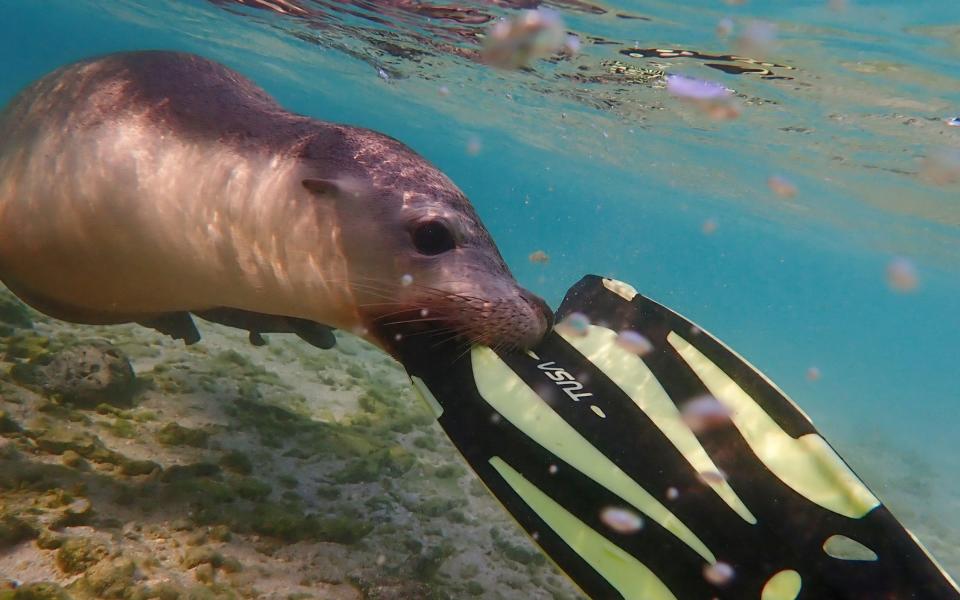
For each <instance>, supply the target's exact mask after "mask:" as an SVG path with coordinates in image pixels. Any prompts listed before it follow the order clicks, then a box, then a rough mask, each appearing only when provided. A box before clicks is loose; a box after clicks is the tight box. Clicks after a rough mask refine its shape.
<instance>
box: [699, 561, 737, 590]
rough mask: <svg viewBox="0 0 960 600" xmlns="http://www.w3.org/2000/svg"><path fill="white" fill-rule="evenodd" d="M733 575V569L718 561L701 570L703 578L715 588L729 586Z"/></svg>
mask: <svg viewBox="0 0 960 600" xmlns="http://www.w3.org/2000/svg"><path fill="white" fill-rule="evenodd" d="M734 575H735V573H734V570H733V567H731V566H730V565H728V564H727V563H725V562H722V561H719V560H718V561H717V562H715V563H713V564H711V565H707V566H706V567H704V568H703V578H704V579H706V580H707V582H708V583H710V584H711V585H715V586H717V587H723V586H725V585H727V584H729V583H730V582H731V581H733V577H734Z"/></svg>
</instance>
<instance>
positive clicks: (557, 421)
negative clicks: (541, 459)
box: [471, 347, 716, 563]
mask: <svg viewBox="0 0 960 600" xmlns="http://www.w3.org/2000/svg"><path fill="white" fill-rule="evenodd" d="M471 362H472V363H473V377H474V380H475V381H476V384H477V390H478V391H479V392H480V395H481V396H482V397H483V399H484V400H486V401H487V402H488V403H489V404H490V406H491V407H493V409H494V410H496V411H497V412H498V413H500V414H501V415H502V416H503V418H505V419H506V420H508V421H510V423H512V424H513V425H514V426H515V427H516V428H517V429H519V430H520V431H522V432H523V433H525V434H526V435H528V436H529V437H530V438H531V439H532V440H533V441H535V442H536V443H538V444H540V445H541V446H543V447H544V448H546V449H547V450H549V451H550V452H552V453H554V454H555V455H556V456H557V457H558V458H560V459H561V460H563V461H564V462H566V463H567V464H569V465H570V466H572V467H573V468H575V469H577V470H578V471H580V472H581V473H583V474H584V475H586V476H587V477H589V478H590V479H592V480H594V481H595V482H597V483H598V484H600V485H602V486H603V487H605V488H607V489H608V490H610V491H611V492H613V493H614V494H616V495H618V496H620V497H621V498H623V499H624V500H625V501H626V502H629V503H630V504H631V505H633V507H634V508H636V509H637V510H638V511H640V512H641V513H643V514H645V515H646V516H647V517H649V518H650V519H652V520H653V521H656V522H657V523H659V524H660V525H661V526H662V527H663V528H664V529H666V530H667V531H669V532H671V533H672V534H673V535H675V536H677V537H678V538H679V539H680V540H682V541H683V542H684V543H685V544H687V545H688V546H690V548H692V549H693V550H694V551H695V552H696V553H697V554H699V555H700V556H702V557H703V558H704V560H706V561H707V562H710V563H713V562H715V561H716V558H715V556H714V555H713V553H712V552H711V551H710V549H709V548H707V546H706V545H705V544H704V543H703V542H702V541H701V540H700V538H698V537H697V536H696V535H695V534H694V533H693V532H692V531H690V529H689V528H688V527H687V526H686V525H684V524H683V522H682V521H680V519H678V518H677V516H676V515H674V514H673V513H671V512H670V511H669V510H668V509H667V508H666V507H665V506H664V505H663V504H661V503H660V502H659V501H658V500H657V499H656V498H654V497H653V496H651V495H650V493H649V492H647V491H646V490H645V489H643V488H642V487H641V486H640V485H639V484H638V483H637V482H636V481H634V480H633V479H631V478H630V477H629V476H628V475H627V474H626V473H624V472H623V470H622V469H621V468H620V467H618V466H617V465H616V464H614V462H613V461H611V460H610V459H609V458H607V456H606V455H605V454H604V453H603V452H600V450H598V449H597V448H596V447H595V446H593V444H591V443H590V442H588V441H587V440H586V438H584V437H583V436H582V435H580V433H579V432H578V431H577V430H576V429H574V428H573V427H571V426H570V424H569V423H567V422H566V421H565V420H563V417H561V416H560V415H558V414H557V413H556V412H555V411H554V410H553V409H552V408H550V406H549V405H548V404H547V403H546V402H544V401H543V399H542V398H540V396H538V395H537V393H536V392H534V391H533V390H532V389H530V387H528V386H527V384H526V383H525V382H524V381H523V380H522V379H520V377H519V376H518V375H517V374H516V373H514V372H513V369H511V368H510V367H509V366H507V364H506V363H504V362H503V361H502V360H501V359H500V357H499V356H497V354H496V353H495V352H494V351H493V350H491V349H489V348H485V347H475V348H474V349H473V350H472V354H471ZM544 382H545V383H549V380H548V379H546V378H544ZM583 408H584V409H585V410H589V408H587V407H586V406H583Z"/></svg>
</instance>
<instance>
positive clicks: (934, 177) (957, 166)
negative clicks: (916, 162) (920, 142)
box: [919, 150, 960, 185]
mask: <svg viewBox="0 0 960 600" xmlns="http://www.w3.org/2000/svg"><path fill="white" fill-rule="evenodd" d="M919 176H920V180H921V181H923V182H925V183H930V184H933V185H951V184H954V183H958V182H960V150H940V151H938V152H935V153H933V154H930V155H929V156H927V157H925V158H924V159H923V160H922V161H921V162H920V173H919Z"/></svg>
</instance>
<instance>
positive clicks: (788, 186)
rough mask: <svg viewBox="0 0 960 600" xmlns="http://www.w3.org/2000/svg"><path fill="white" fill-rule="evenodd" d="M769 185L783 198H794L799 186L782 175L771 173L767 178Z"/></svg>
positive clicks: (771, 189)
mask: <svg viewBox="0 0 960 600" xmlns="http://www.w3.org/2000/svg"><path fill="white" fill-rule="evenodd" d="M767 187H769V188H770V191H772V192H773V193H774V194H776V195H778V196H780V197H781V198H793V197H794V196H796V195H797V186H795V185H794V184H793V182H791V181H790V180H789V179H786V178H785V177H781V176H780V175H771V176H770V177H769V178H767Z"/></svg>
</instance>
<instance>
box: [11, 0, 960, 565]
mask: <svg viewBox="0 0 960 600" xmlns="http://www.w3.org/2000/svg"><path fill="white" fill-rule="evenodd" d="M245 4H246V5H244V3H242V2H230V1H229V0H223V1H220V2H201V1H195V2H163V3H160V2H148V1H146V0H144V1H141V2H134V1H121V0H116V1H112V2H105V3H98V2H87V1H80V0H69V1H67V0H51V1H45V2H5V3H2V6H3V15H4V19H2V21H0V52H2V55H3V56H4V61H3V66H2V67H0V74H2V77H0V102H4V101H6V100H7V99H9V98H10V97H11V96H12V95H13V94H14V93H16V91H18V90H19V89H20V88H21V87H22V86H23V85H25V84H26V83H28V82H29V81H31V80H32V79H34V78H37V77H39V76H40V75H42V74H44V73H45V72H47V71H49V70H51V69H53V68H55V67H57V66H60V65H61V64H63V63H66V62H69V61H73V60H77V59H80V58H83V57H87V56H91V55H95V54H100V53H105V52H110V51H116V50H127V49H142V48H165V49H178V50H187V51H192V52H197V53H201V54H204V55H206V56H208V57H210V58H213V59H216V60H219V61H221V62H224V63H225V64H227V65H229V66H231V67H233V68H235V69H237V70H239V71H241V72H243V73H244V74H246V75H248V76H249V77H251V78H252V79H254V80H255V81H256V82H258V83H259V84H261V85H262V86H264V87H265V88H266V89H267V90H268V91H269V92H270V93H272V94H273V95H274V96H276V97H277V98H278V99H279V101H280V102H281V103H282V104H283V105H285V106H286V107H288V108H290V109H292V110H295V111H298V112H302V113H305V114H309V115H311V116H314V117H317V118H321V119H324V120H332V121H340V122H346V123H351V124H355V125H361V126H365V127H370V128H373V129H376V130H379V131H382V132H384V133H387V134H389V135H391V136H394V137H396V138H398V139H400V140H402V141H404V142H405V143H407V144H408V145H410V146H411V147H413V148H414V149H416V150H417V151H418V152H420V153H421V154H423V155H424V156H426V157H427V158H428V159H430V160H431V161H433V162H434V163H435V164H437V165H438V166H439V167H440V168H441V169H443V170H444V171H445V172H446V173H447V174H448V175H449V176H450V177H451V178H452V179H453V180H454V181H455V182H456V183H457V184H458V185H459V186H460V187H461V188H462V189H463V190H464V191H465V192H466V193H467V195H468V196H469V197H470V198H471V199H472V201H473V203H474V204H475V206H476V207H477V209H478V211H479V213H480V215H481V216H482V218H483V219H484V221H485V223H486V225H487V227H488V228H489V230H490V231H491V233H492V234H493V236H494V238H495V239H496V240H497V242H498V244H499V246H500V249H501V251H502V253H503V255H504V257H505V259H506V260H507V262H508V264H510V266H511V268H512V269H513V271H514V273H515V274H516V276H517V277H518V279H519V280H520V281H521V283H522V284H524V285H526V286H527V287H529V288H530V289H532V290H533V291H535V292H537V293H540V294H541V295H543V296H544V297H545V298H547V299H548V301H550V302H551V304H552V305H556V304H557V303H558V302H559V300H560V298H561V297H562V295H563V292H564V291H565V290H566V289H567V287H568V286H570V285H571V284H573V283H574V282H575V281H576V280H577V279H579V277H580V276H581V275H582V274H584V273H588V272H592V273H599V274H607V275H612V276H615V277H618V278H620V279H623V280H626V281H630V282H632V283H633V284H634V285H635V286H636V287H637V288H638V289H639V290H640V291H641V292H642V293H644V294H646V295H648V296H650V297H652V298H654V299H657V300H659V301H661V302H663V303H665V304H667V305H669V306H671V307H673V308H675V309H676V310H678V311H679V312H681V313H683V314H685V315H686V316H688V317H689V318H691V319H692V320H694V321H697V322H699V323H701V324H702V325H703V326H704V327H705V328H706V329H708V330H710V331H712V332H713V333H715V334H716V335H717V336H718V337H720V338H721V339H724V340H725V341H726V342H728V343H729V344H730V345H731V346H733V347H734V348H736V349H737V350H738V351H739V352H740V353H741V354H742V355H744V356H745V357H747V358H748V359H749V360H751V361H752V362H753V363H755V364H756V365H757V366H758V367H760V368H761V369H762V370H763V371H765V372H766V373H767V374H768V375H769V376H770V377H771V378H772V379H774V380H775V381H777V382H778V383H779V385H780V386H781V387H782V388H784V389H785V390H786V391H787V393H788V394H790V395H791V396H792V397H793V398H794V399H795V400H796V401H797V402H798V403H799V404H800V405H802V406H803V407H804V408H805V409H806V411H807V412H808V413H809V414H810V415H811V416H812V418H813V419H814V422H815V423H817V425H818V426H819V428H820V429H821V431H823V432H824V434H825V436H826V437H827V438H828V439H829V440H831V441H832V442H833V443H834V445H835V446H836V447H837V448H838V450H839V451H840V453H841V455H843V456H844V457H845V458H847V460H848V461H849V462H850V463H851V464H852V465H853V466H854V468H855V469H856V470H858V471H860V472H862V473H863V475H864V477H865V479H867V482H868V483H869V484H870V485H871V486H872V487H873V488H874V489H875V490H876V492H877V493H878V495H879V496H880V497H881V498H883V499H884V500H885V501H886V502H887V503H888V504H889V505H890V506H891V508H892V510H893V511H894V513H895V514H897V515H898V516H900V517H901V518H902V520H903V521H904V522H905V523H906V524H907V525H908V526H910V527H911V528H913V529H915V530H916V531H917V532H918V535H919V537H920V538H921V540H923V541H925V542H927V543H928V545H929V546H930V547H931V548H932V550H933V551H934V553H935V554H937V555H939V557H940V558H941V561H942V562H943V563H944V565H945V566H946V567H947V569H948V570H949V571H951V572H952V573H953V574H955V575H960V552H957V551H956V550H955V549H956V548H958V547H960V517H958V516H957V515H958V514H960V512H958V510H960V481H958V478H957V476H956V474H957V473H960V453H958V452H957V449H956V440H957V435H956V428H957V425H958V421H960V408H958V403H960V393H958V392H957V385H956V378H957V375H958V373H960V367H958V363H957V354H958V349H960V348H958V342H957V340H958V339H960V316H958V315H960V261H958V257H960V187H958V186H957V184H956V183H954V184H947V185H934V184H931V183H927V182H924V181H923V180H922V177H920V176H919V174H920V172H921V171H922V168H923V167H922V158H923V157H925V156H930V155H935V154H937V153H938V152H942V151H943V150H944V149H949V148H960V127H950V126H948V125H947V124H946V123H945V119H948V118H950V117H955V116H957V115H960V77H958V75H957V73H958V71H957V69H956V64H957V61H958V59H960V21H958V20H957V19H956V17H955V14H954V13H955V8H956V7H955V6H954V5H953V3H952V2H948V1H946V0H942V1H932V0H931V1H927V2H914V3H901V2H894V1H892V0H891V1H885V2H884V1H875V2H869V3H868V2H866V1H865V0H863V1H861V2H850V3H848V4H847V6H846V7H845V8H843V9H842V10H834V9H831V8H829V7H828V6H827V3H825V2H820V1H813V0H811V1H806V2H792V3H786V2H759V1H757V0H754V1H752V2H747V3H744V4H742V5H728V4H724V3H722V2H719V1H707V0H700V1H698V2H686V3H682V6H678V4H679V3H674V2H666V1H664V2H636V3H627V2H622V1H621V2H619V3H613V2H607V3H604V4H603V5H602V7H603V8H604V9H605V11H606V12H604V13H603V14H594V13H592V12H586V11H582V10H575V7H576V5H575V4H574V3H569V4H568V3H557V4H556V5H555V8H557V10H558V11H559V12H560V14H561V15H562V16H563V17H564V19H565V20H566V24H567V27H568V29H570V30H571V31H574V32H577V33H578V34H581V37H582V39H583V40H584V43H583V46H582V48H581V53H580V54H579V55H578V56H577V57H575V58H574V59H572V60H570V61H563V62H558V63H552V62H549V61H541V62H539V63H536V64H535V65H534V67H535V68H534V69H533V70H532V71H522V72H502V71H497V70H493V69H491V68H489V67H486V66H483V65H481V64H478V63H476V62H474V61H471V60H468V59H467V58H464V57H462V56H459V55H457V54H456V53H454V50H457V49H459V50H466V51H469V50H470V49H472V48H475V47H476V41H475V39H473V38H471V37H470V35H467V34H469V33H470V31H474V32H475V31H482V30H483V28H484V26H483V25H476V26H472V25H463V24H457V23H453V22H450V21H446V20H443V19H439V18H428V17H426V16H425V15H423V14H419V15H418V14H415V13H410V12H403V11H393V12H391V10H388V9H387V8H386V7H381V10H383V11H384V12H386V13H387V15H388V17H387V18H386V19H385V21H386V23H385V24H375V23H374V22H373V21H371V20H370V19H369V17H370V16H371V15H372V13H370V12H367V11H366V9H357V13H358V14H356V15H347V14H345V13H342V12H338V11H333V10H330V9H328V14H327V15H326V17H325V18H324V20H323V22H324V23H326V24H327V27H325V28H323V29H319V28H311V27H308V26H307V23H306V22H305V21H304V20H303V19H299V18H295V17H293V16H291V15H289V14H288V15H285V14H280V13H278V12H277V11H274V10H269V9H267V8H264V7H263V5H265V4H267V3H265V2H263V3H258V2H254V1H252V0H251V1H248V2H246V3H245ZM285 4H287V3H284V2H276V3H274V6H283V5H285ZM291 4H293V5H303V6H316V5H314V4H311V3H309V2H307V1H306V0H298V2H291ZM472 6H473V7H474V9H475V10H476V11H478V12H479V13H489V14H493V15H497V16H499V15H509V14H511V10H510V9H509V8H505V7H501V8H497V7H494V6H491V5H490V4H488V3H486V2H476V3H474V4H473V5H472ZM288 12H289V11H288ZM616 12H627V13H630V14H631V15H636V16H642V17H646V18H648V19H649V20H643V19H624V18H619V17H617V16H615V13H616ZM723 17H730V18H732V19H733V21H734V24H735V27H736V28H737V29H738V30H742V29H743V27H744V26H745V22H746V21H748V20H749V19H763V20H767V21H771V22H774V23H776V24H777V26H778V31H779V34H778V40H777V44H776V46H775V47H773V48H767V49H765V53H766V54H767V56H764V57H762V58H765V59H768V60H769V61H771V62H775V63H779V64H782V65H789V66H790V67H793V68H792V69H783V68H777V67H774V68H772V70H773V71H774V72H775V74H776V75H784V76H789V77H791V78H792V79H763V78H761V77H759V76H757V75H756V74H744V75H732V74H725V73H723V72H721V71H719V70H716V69H713V68H710V67H708V66H706V65H705V61H700V60H696V59H693V58H660V59H657V58H635V57H630V56H626V55H623V54H620V53H619V50H622V49H625V48H633V47H636V48H644V49H648V48H684V49H688V50H695V51H699V52H703V53H710V54H727V53H730V52H732V45H731V42H730V40H725V39H721V38H719V37H717V35H716V33H715V26H716V24H717V22H718V21H719V20H720V19H721V18H723ZM951 19H952V20H951ZM455 28H464V29H465V30H467V34H456V33H455V32H454V31H453V30H454V29H455ZM471 35H472V34H471ZM736 35H737V31H735V32H734V34H733V37H736ZM594 38H603V39H605V40H609V41H613V42H618V43H619V45H617V44H597V43H591V41H590V40H591V39H594ZM437 39H447V40H450V42H449V47H435V46H430V45H428V42H429V40H437ZM385 42H389V43H390V44H393V46H387V44H386V43H385ZM398 47H402V48H406V50H407V52H396V48H398ZM389 48H393V49H394V52H393V54H390V53H388V52H387V49H389ZM410 50H420V51H424V52H427V54H425V55H417V54H415V53H411V52H409V51H410ZM461 54H462V52H461ZM608 61H622V62H623V63H625V64H628V65H630V66H633V67H637V68H642V67H646V68H655V67H656V68H663V69H665V70H667V71H668V72H670V73H682V74H687V75H691V76H695V77H700V78H706V79H710V80H713V81H717V82H720V83H722V84H724V85H725V86H727V87H729V88H732V89H734V90H735V91H736V92H737V93H738V94H743V95H744V97H745V98H747V99H748V100H747V101H746V102H745V104H744V106H743V107H742V113H741V115H740V117H739V118H738V119H736V120H733V121H728V122H715V121H711V120H709V119H707V118H706V117H705V116H704V115H702V114H700V113H699V112H697V111H696V110H693V109H692V108H691V107H690V106H689V105H686V104H683V103H680V102H678V101H676V100H675V99H673V98H671V97H670V96H669V95H668V94H667V93H666V92H665V90H664V89H663V88H662V83H661V84H659V85H658V84H657V83H656V82H653V83H643V82H640V81H636V80H629V79H627V78H623V77H620V78H617V77H614V76H611V74H610V71H609V67H610V65H608V64H605V63H606V62H608ZM574 75H578V76H579V79H580V80H574V79H573V78H572V76H574ZM601 76H603V77H601ZM441 86H445V87H446V88H447V89H448V90H449V94H442V93H440V88H441ZM750 99H752V100H750ZM477 142H479V144H480V151H479V152H478V153H472V152H468V146H469V145H470V144H471V143H473V144H476V143H477ZM771 175H781V176H783V177H785V178H787V179H789V180H790V181H792V182H793V183H794V184H795V185H796V188H797V190H798V191H797V194H796V196H795V197H794V198H792V199H785V198H780V197H778V196H776V195H775V194H773V193H772V192H771V191H770V189H768V187H767V184H766V181H767V178H768V177H769V176H771ZM707 220H713V221H714V222H715V224H716V231H714V232H713V233H710V234H705V233H704V232H703V231H702V227H703V224H704V222H705V221H707ZM536 250H543V251H545V252H546V253H547V254H548V255H549V256H550V261H549V263H548V264H546V265H544V264H536V263H533V262H531V261H529V260H528V255H529V254H530V253H532V252H534V251H536ZM895 256H904V257H907V258H908V259H909V260H910V261H912V263H913V264H914V265H915V267H916V270H917V274H918V278H919V285H918V287H917V289H916V290H915V291H913V292H910V293H898V292H896V291H893V290H891V289H890V288H889V287H888V285H887V283H886V280H885V269H886V266H887V264H888V263H889V261H890V260H891V259H892V258H893V257H895ZM810 367H816V368H818V369H819V370H820V372H821V373H822V377H821V378H820V379H819V380H817V381H809V380H808V379H807V377H806V373H807V370H808V368H810Z"/></svg>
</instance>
